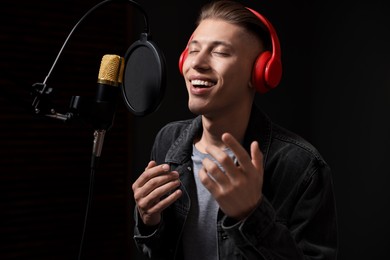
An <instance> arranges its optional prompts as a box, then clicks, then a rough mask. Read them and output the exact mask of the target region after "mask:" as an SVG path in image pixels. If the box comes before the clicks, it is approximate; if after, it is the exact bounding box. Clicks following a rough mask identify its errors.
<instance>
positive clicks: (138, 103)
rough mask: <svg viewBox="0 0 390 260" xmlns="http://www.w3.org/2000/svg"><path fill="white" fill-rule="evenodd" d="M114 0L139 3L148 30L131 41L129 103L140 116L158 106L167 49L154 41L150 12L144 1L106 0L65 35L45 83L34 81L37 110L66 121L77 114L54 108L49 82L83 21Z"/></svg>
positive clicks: (127, 68) (126, 89)
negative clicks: (164, 53) (64, 112)
mask: <svg viewBox="0 0 390 260" xmlns="http://www.w3.org/2000/svg"><path fill="white" fill-rule="evenodd" d="M112 2H118V3H122V2H123V3H125V2H127V3H129V4H131V5H133V6H135V7H136V8H137V9H138V10H139V11H140V12H141V13H142V15H143V17H144V22H145V28H144V32H143V33H141V37H140V40H138V41H137V42H135V43H134V44H133V45H131V46H130V48H129V49H128V50H127V52H126V54H125V73H124V75H123V86H122V96H123V100H124V102H125V105H126V107H127V109H128V110H129V111H130V112H132V113H133V114H134V115H136V116H144V115H147V114H149V113H151V112H153V111H155V110H156V109H157V108H158V106H159V104H160V102H161V99H162V97H163V95H164V92H165V86H166V69H165V66H166V65H165V58H164V55H163V53H162V52H161V51H160V50H159V48H158V47H157V46H156V44H155V43H154V42H153V41H150V39H151V35H150V30H149V21H148V16H147V14H146V12H145V10H144V9H143V8H142V7H141V5H140V4H138V3H137V2H135V1H132V0H105V1H103V2H100V3H99V4H97V5H95V6H94V7H92V8H91V9H90V10H89V11H88V12H87V13H85V14H84V15H83V16H82V17H81V19H80V20H79V21H78V22H77V23H76V25H75V26H74V27H73V29H72V30H71V31H70V33H69V35H68V37H67V38H66V39H65V41H64V43H63V45H62V47H61V49H60V51H59V52H58V54H57V56H56V58H55V60H54V63H53V65H52V66H51V68H50V70H49V72H48V74H47V76H46V77H45V79H44V81H43V83H35V84H33V86H32V87H33V89H32V95H33V96H34V100H33V103H32V107H33V110H34V113H35V114H40V115H44V116H47V117H50V118H54V119H60V120H63V121H68V120H70V119H72V118H73V117H74V116H75V115H74V114H73V113H72V112H68V113H66V114H59V113H57V112H56V111H55V109H54V108H52V107H50V106H51V102H50V98H49V96H50V95H51V93H52V92H53V88H49V87H48V86H47V81H48V79H49V77H50V76H51V73H52V71H53V70H54V67H55V66H56V64H57V62H58V60H59V58H60V56H61V54H62V52H63V50H64V49H65V46H66V45H67V43H68V41H69V39H70V37H71V36H72V35H73V32H74V31H75V30H76V28H77V27H78V26H79V25H80V23H81V22H82V21H84V20H85V18H86V17H87V16H89V15H90V14H91V13H92V12H93V11H95V10H96V9H98V8H99V7H101V6H104V5H106V4H109V3H112Z"/></svg>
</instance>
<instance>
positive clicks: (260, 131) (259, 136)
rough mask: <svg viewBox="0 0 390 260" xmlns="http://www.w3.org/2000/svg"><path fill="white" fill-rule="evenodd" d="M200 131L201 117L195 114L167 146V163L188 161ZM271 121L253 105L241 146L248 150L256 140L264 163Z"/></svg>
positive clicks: (268, 144) (269, 140)
mask: <svg viewBox="0 0 390 260" xmlns="http://www.w3.org/2000/svg"><path fill="white" fill-rule="evenodd" d="M201 133H202V117H201V116H197V117H196V118H194V119H193V120H192V122H191V123H190V124H189V125H188V126H187V127H185V128H184V130H183V131H182V133H181V134H180V136H179V137H178V138H177V139H176V140H175V142H174V143H173V144H172V145H171V147H170V148H169V150H168V152H167V155H166V158H165V160H166V162H167V163H177V164H181V163H184V162H185V161H188V160H189V159H190V158H191V154H192V144H193V140H194V139H195V138H196V137H198V136H200V135H201ZM271 133H272V123H271V121H270V119H269V118H268V116H267V115H266V114H265V113H264V112H262V111H261V110H260V109H259V108H258V107H256V106H255V105H253V107H252V111H251V116H250V119H249V123H248V127H247V130H246V133H245V137H244V142H243V146H244V148H245V149H246V150H247V151H248V152H250V144H251V143H252V142H253V141H257V142H258V143H259V145H260V150H261V151H262V153H263V155H264V163H265V162H266V159H267V156H268V150H269V147H270V142H271Z"/></svg>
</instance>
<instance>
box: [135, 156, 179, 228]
mask: <svg viewBox="0 0 390 260" xmlns="http://www.w3.org/2000/svg"><path fill="white" fill-rule="evenodd" d="M179 186H180V179H179V173H178V172H176V171H170V170H169V165H167V164H161V165H157V164H156V162H155V161H150V162H149V164H148V166H147V167H146V168H145V171H144V172H143V173H142V174H141V175H140V176H139V177H138V179H137V180H136V181H135V182H134V183H133V185H132V189H133V194H134V199H135V202H136V204H137V209H138V212H139V215H140V216H141V218H142V221H143V223H144V224H145V225H147V226H154V225H157V224H159V223H160V221H161V212H162V211H163V210H164V209H166V208H167V207H168V206H169V205H171V204H172V203H173V202H175V201H176V200H177V199H178V198H179V197H180V196H181V195H182V191H181V190H180V189H177V187H179Z"/></svg>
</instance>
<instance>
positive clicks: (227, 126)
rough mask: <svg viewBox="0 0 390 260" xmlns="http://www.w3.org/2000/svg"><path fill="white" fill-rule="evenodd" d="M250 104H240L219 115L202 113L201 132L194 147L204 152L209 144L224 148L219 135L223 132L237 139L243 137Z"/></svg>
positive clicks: (239, 139)
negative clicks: (238, 107)
mask: <svg viewBox="0 0 390 260" xmlns="http://www.w3.org/2000/svg"><path fill="white" fill-rule="evenodd" d="M251 108H252V106H242V107H241V108H240V109H236V110H235V111H232V112H230V113H225V114H224V115H223V116H219V117H209V116H205V115H202V124H203V133H202V136H201V137H200V139H199V140H197V141H196V142H195V145H196V148H197V149H198V150H199V151H201V152H203V153H205V152H206V151H205V148H206V147H207V146H209V145H214V146H217V147H219V148H221V149H224V148H226V146H225V144H224V143H223V142H222V140H221V137H222V134H224V133H230V134H232V135H233V136H234V137H235V138H236V139H237V141H239V142H241V143H242V141H243V139H244V135H245V132H246V128H247V126H248V122H249V118H250V113H251Z"/></svg>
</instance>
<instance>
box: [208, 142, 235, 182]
mask: <svg viewBox="0 0 390 260" xmlns="http://www.w3.org/2000/svg"><path fill="white" fill-rule="evenodd" d="M206 152H207V153H208V154H209V155H211V156H212V157H213V158H214V159H215V160H216V161H217V162H218V163H220V165H221V166H222V168H223V169H224V171H225V173H226V174H227V175H228V176H229V177H234V171H235V170H236V165H235V164H234V161H233V159H232V158H230V156H229V155H228V154H227V153H226V152H225V151H223V150H222V149H220V148H218V147H216V146H207V147H206Z"/></svg>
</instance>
